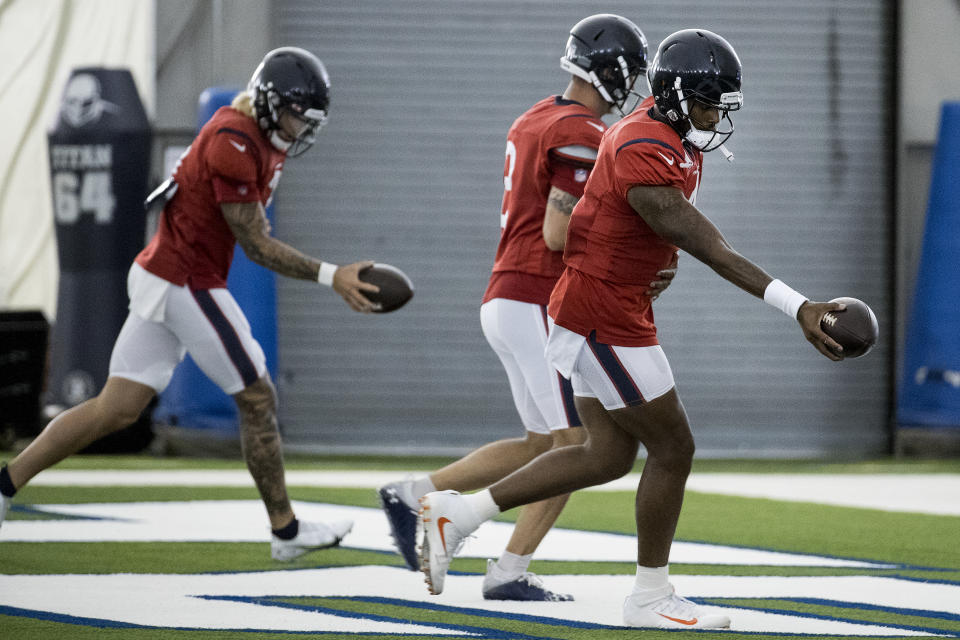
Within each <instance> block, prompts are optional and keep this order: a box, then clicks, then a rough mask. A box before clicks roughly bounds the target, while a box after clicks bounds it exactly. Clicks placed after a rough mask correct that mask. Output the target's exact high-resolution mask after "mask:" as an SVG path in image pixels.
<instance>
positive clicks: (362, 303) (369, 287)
mask: <svg viewBox="0 0 960 640" xmlns="http://www.w3.org/2000/svg"><path fill="white" fill-rule="evenodd" d="M372 266H373V260H364V261H363V262H354V263H353V264H348V265H344V266H342V267H339V268H338V269H337V270H336V272H334V274H333V290H334V291H336V292H337V293H339V294H340V295H341V296H343V299H344V300H346V301H347V304H348V305H350V308H351V309H353V310H354V311H359V312H360V313H370V312H371V311H373V303H372V302H370V300H369V299H368V298H367V297H366V296H365V295H363V293H361V292H362V291H369V292H370V293H376V292H378V291H380V287H378V286H377V285H375V284H370V283H369V282H363V281H361V280H360V277H359V275H358V274H359V272H360V271H361V270H363V269H366V268H367V267H372Z"/></svg>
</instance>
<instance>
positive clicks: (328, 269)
mask: <svg viewBox="0 0 960 640" xmlns="http://www.w3.org/2000/svg"><path fill="white" fill-rule="evenodd" d="M337 269H339V267H338V266H337V265H335V264H331V263H329V262H321V263H320V271H319V272H318V273H317V282H319V283H320V284H325V285H327V286H328V287H332V286H333V274H335V273H336V272H337Z"/></svg>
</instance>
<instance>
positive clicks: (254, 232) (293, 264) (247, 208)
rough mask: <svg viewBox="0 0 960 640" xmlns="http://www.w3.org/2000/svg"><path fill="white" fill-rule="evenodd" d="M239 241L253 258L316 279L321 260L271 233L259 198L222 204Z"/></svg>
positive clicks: (274, 268)
mask: <svg viewBox="0 0 960 640" xmlns="http://www.w3.org/2000/svg"><path fill="white" fill-rule="evenodd" d="M220 208H221V210H222V211H223V217H224V218H226V219H227V224H229V225H230V230H231V231H233V236H234V237H235V238H236V239H237V244H239V245H240V246H241V247H242V248H243V252H244V253H246V254H247V257H248V258H250V259H251V260H252V261H254V262H256V263H257V264H259V265H260V266H261V267H266V268H267V269H270V270H271V271H275V272H277V273H279V274H280V275H282V276H287V277H288V278H297V279H299V280H316V279H317V272H318V271H319V270H320V261H319V260H316V259H314V258H311V257H310V256H308V255H304V254H302V253H300V252H299V251H297V250H296V249H294V248H293V247H291V246H290V245H288V244H286V243H285V242H281V241H280V240H277V239H276V238H274V237H273V236H271V235H270V228H269V223H268V221H267V215H266V213H265V212H264V210H263V205H262V204H260V203H259V202H237V203H224V204H222V205H220Z"/></svg>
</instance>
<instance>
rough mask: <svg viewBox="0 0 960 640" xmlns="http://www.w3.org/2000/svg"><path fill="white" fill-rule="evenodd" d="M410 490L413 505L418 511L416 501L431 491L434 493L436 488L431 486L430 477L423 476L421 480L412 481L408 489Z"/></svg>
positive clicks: (418, 506) (418, 505)
mask: <svg viewBox="0 0 960 640" xmlns="http://www.w3.org/2000/svg"><path fill="white" fill-rule="evenodd" d="M410 490H411V491H412V492H413V504H414V505H416V507H417V509H419V508H420V504H419V502H418V501H419V500H420V498H422V497H423V496H425V495H427V494H428V493H430V492H432V491H436V490H437V488H436V487H435V486H433V480H431V479H430V476H423V477H422V478H417V479H416V480H414V481H413V485H412V486H411V487H410Z"/></svg>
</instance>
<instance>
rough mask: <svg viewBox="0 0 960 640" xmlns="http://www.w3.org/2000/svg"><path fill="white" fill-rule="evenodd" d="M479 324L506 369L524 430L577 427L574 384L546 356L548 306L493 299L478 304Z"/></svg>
mask: <svg viewBox="0 0 960 640" xmlns="http://www.w3.org/2000/svg"><path fill="white" fill-rule="evenodd" d="M480 324H481V326H482V327H483V335H484V336H486V338H487V342H489V343H490V346H491V347H493V350H494V351H495V352H496V353H497V356H499V358H500V362H502V363H503V368H504V369H506V371H507V378H508V379H509V380H510V391H511V392H512V393H513V402H514V404H515V405H516V406H517V412H518V413H519V414H520V421H521V422H522V423H523V426H524V428H525V429H526V430H527V431H532V432H534V433H543V434H547V433H550V432H551V431H555V430H557V429H566V428H568V427H579V426H580V425H581V423H580V417H579V416H578V415H577V410H576V408H575V407H574V406H573V387H572V386H571V385H570V381H569V380H567V379H566V378H564V377H563V376H561V375H560V374H559V373H557V371H556V370H555V369H553V367H551V366H550V365H548V364H547V362H546V359H545V358H544V355H543V349H544V347H545V346H546V344H547V331H548V329H547V326H548V325H547V309H546V307H544V306H543V305H539V304H533V303H529V302H518V301H516V300H507V299H504V298H494V299H493V300H490V301H489V302H485V303H484V304H483V305H481V306H480Z"/></svg>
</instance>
